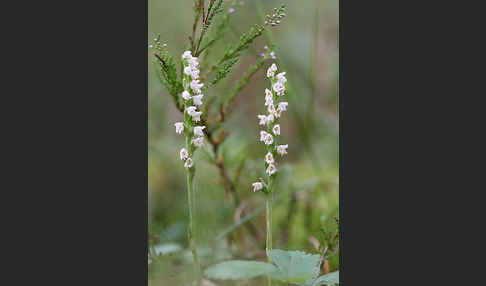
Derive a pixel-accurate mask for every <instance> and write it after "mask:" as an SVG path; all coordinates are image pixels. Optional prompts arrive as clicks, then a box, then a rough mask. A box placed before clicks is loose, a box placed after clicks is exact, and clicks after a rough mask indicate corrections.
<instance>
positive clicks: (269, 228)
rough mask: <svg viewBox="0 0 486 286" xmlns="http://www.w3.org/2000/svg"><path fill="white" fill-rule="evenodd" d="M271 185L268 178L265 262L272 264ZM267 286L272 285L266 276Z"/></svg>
mask: <svg viewBox="0 0 486 286" xmlns="http://www.w3.org/2000/svg"><path fill="white" fill-rule="evenodd" d="M272 185H273V177H271V178H270V182H269V185H268V190H269V191H270V193H268V194H267V202H266V209H267V216H266V219H267V245H266V249H265V250H266V252H267V260H268V262H269V263H272V260H271V259H270V255H269V254H270V251H271V250H272V203H273V192H272ZM267 285H268V286H271V285H272V278H271V277H270V275H267Z"/></svg>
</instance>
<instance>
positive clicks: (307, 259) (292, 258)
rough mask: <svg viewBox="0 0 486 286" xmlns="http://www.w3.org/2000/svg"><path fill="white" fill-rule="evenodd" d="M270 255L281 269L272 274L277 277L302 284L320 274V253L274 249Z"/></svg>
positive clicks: (284, 280)
mask: <svg viewBox="0 0 486 286" xmlns="http://www.w3.org/2000/svg"><path fill="white" fill-rule="evenodd" d="M269 256H270V259H271V260H272V262H273V263H275V264H276V265H277V267H278V270H279V272H275V273H272V274H271V275H272V277H273V278H275V279H278V280H281V281H283V282H287V283H293V284H300V283H303V282H305V281H307V280H309V279H312V278H315V277H317V275H319V268H318V264H319V260H320V255H318V254H307V253H305V252H302V251H284V250H279V249H274V250H272V251H270V253H269Z"/></svg>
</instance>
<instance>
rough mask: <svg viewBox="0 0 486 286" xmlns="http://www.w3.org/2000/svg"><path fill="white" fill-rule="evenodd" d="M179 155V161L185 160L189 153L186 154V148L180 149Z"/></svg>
mask: <svg viewBox="0 0 486 286" xmlns="http://www.w3.org/2000/svg"><path fill="white" fill-rule="evenodd" d="M179 155H180V156H181V160H185V159H187V158H188V157H189V153H188V152H187V149H186V148H182V149H181V151H180V152H179Z"/></svg>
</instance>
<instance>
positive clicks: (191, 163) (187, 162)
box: [184, 158, 268, 170]
mask: <svg viewBox="0 0 486 286" xmlns="http://www.w3.org/2000/svg"><path fill="white" fill-rule="evenodd" d="M192 165H194V162H192V159H191V158H187V160H186V162H185V163H184V167H186V168H188V169H189V168H191V167H192ZM267 170H268V169H267Z"/></svg>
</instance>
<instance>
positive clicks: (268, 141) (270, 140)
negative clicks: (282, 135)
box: [264, 133, 273, 145]
mask: <svg viewBox="0 0 486 286" xmlns="http://www.w3.org/2000/svg"><path fill="white" fill-rule="evenodd" d="M264 140H265V141H264V142H265V145H270V144H272V143H273V136H272V134H270V133H267V135H266V136H265V139H264Z"/></svg>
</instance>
